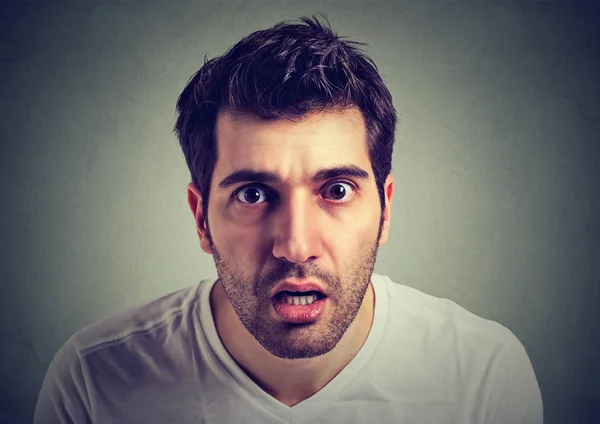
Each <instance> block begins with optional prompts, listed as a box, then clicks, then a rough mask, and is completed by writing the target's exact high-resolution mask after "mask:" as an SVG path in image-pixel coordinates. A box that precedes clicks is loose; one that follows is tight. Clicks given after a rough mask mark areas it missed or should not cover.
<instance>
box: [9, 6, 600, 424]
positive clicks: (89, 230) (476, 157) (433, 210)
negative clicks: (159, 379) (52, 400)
mask: <svg viewBox="0 0 600 424" xmlns="http://www.w3.org/2000/svg"><path fill="white" fill-rule="evenodd" d="M599 10H600V9H599V7H598V3H596V6H594V7H592V6H586V7H585V8H583V6H582V5H579V6H569V5H568V4H566V3H556V2H554V3H543V4H541V3H531V2H527V3H526V4H517V3H514V2H503V3H501V4H500V3H469V2H446V3H441V2H421V3H418V2H405V3H400V2H391V1H388V2H383V3H377V2H370V1H369V2H368V1H364V2H352V1H351V2H345V3H343V4H342V3H341V2H325V1H320V2H318V3H298V2H294V3H291V2H290V3H281V2H253V3H250V4H248V3H236V4H232V3H228V4H226V5H223V4H220V5H219V4H216V3H212V4H204V5H203V4H198V3H194V4H188V3H180V2H177V3H174V2H172V3H167V2H145V3H140V2H127V1H123V2H119V3H117V2H110V3H109V2H106V3H104V4H103V3H99V2H95V3H90V2H85V1H78V2H55V3H48V2H33V3H31V2H26V3H21V4H18V5H13V6H11V7H8V6H3V10H2V11H1V14H2V21H1V22H0V28H1V29H0V34H1V38H0V43H1V44H0V55H1V56H0V57H1V62H0V63H1V65H0V66H1V68H0V72H1V73H0V89H1V101H0V116H1V117H2V120H1V121H0V143H1V145H0V149H1V150H0V154H1V156H0V169H1V171H0V172H1V178H0V187H1V193H0V194H1V199H2V211H1V213H0V230H1V234H2V237H1V238H0V255H1V256H0V257H1V260H2V267H1V269H0V273H1V274H0V281H1V284H2V291H1V293H2V294H1V296H0V317H1V320H0V323H1V328H0V331H1V335H0V385H1V389H2V397H1V404H0V414H1V415H0V417H3V418H4V419H5V420H6V421H3V420H2V419H0V421H2V422H11V423H20V422H23V423H25V422H29V421H31V417H32V411H33V407H34V404H35V400H36V397H37V392H38V390H39V387H40V384H41V381H42V378H43V376H44V373H45V371H46V368H47V365H48V363H49V362H50V361H51V359H52V357H53V355H54V353H55V352H56V351H57V349H58V348H59V347H60V346H61V345H62V344H63V343H64V342H65V341H66V339H67V338H68V337H69V336H70V335H71V334H72V333H73V332H75V331H76V330H78V329H80V328H82V327H84V326H86V325H88V324H90V323H92V322H93V321H95V320H97V319H99V318H101V317H103V316H105V315H108V314H110V313H112V312H115V311H118V310H120V309H123V308H125V307H127V306H129V305H132V304H134V303H138V302H140V301H143V300H146V299H150V298H153V297H157V296H159V295H161V294H164V293H166V292H169V291H172V290H175V289H177V288H180V287H184V286H189V285H191V284H194V283H195V282H197V281H198V280H200V279H202V278H207V277H209V276H214V275H216V272H215V269H214V265H213V262H212V259H211V258H210V257H209V256H208V255H206V254H204V253H202V252H201V251H200V249H199V246H198V243H197V241H196V235H195V231H194V221H193V218H192V216H191V213H190V212H189V211H188V208H187V204H186V195H185V190H186V184H187V182H188V180H189V175H188V172H187V169H186V166H185V162H184V159H183V155H182V154H181V152H180V150H179V147H178V145H177V141H176V139H175V136H174V135H173V133H172V131H171V129H172V126H173V123H174V118H175V114H174V104H175V100H176V98H177V96H178V95H179V93H180V91H181V90H182V89H183V87H184V85H185V83H186V81H187V79H188V78H189V77H190V76H191V75H192V73H193V72H195V71H196V70H197V69H198V68H199V67H200V65H201V63H202V59H203V57H204V55H205V54H207V55H208V56H209V57H213V56H215V55H219V54H221V53H222V52H223V51H224V50H225V49H226V48H227V47H229V46H231V45H232V44H234V43H235V42H236V41H237V40H238V39H239V38H240V37H242V36H244V35H246V34H248V33H249V32H251V31H253V30H256V29H259V28H264V27H267V26H271V25H272V24H274V23H275V22H277V21H279V20H281V19H284V18H297V17H299V16H301V15H304V14H312V13H316V12H319V11H321V12H324V13H325V14H327V16H328V17H329V19H330V21H331V23H332V25H333V27H334V29H335V30H337V32H338V33H340V34H342V35H346V36H348V37H350V38H353V39H357V40H360V41H365V42H367V43H369V44H370V45H371V47H370V48H369V49H368V51H369V52H370V54H371V55H372V57H373V58H374V60H375V61H376V62H377V63H378V65H379V67H380V70H381V72H382V74H383V77H384V79H385V80H386V82H387V84H388V85H389V88H390V89H391V91H392V94H393V96H394V101H395V104H396V106H397V108H398V109H399V112H400V119H401V123H400V125H399V128H398V132H397V145H396V148H395V152H394V171H393V174H394V176H395V179H396V194H395V198H394V211H393V219H392V230H391V236H390V237H391V238H390V242H389V244H388V245H387V246H386V247H384V248H383V249H382V250H381V253H380V257H379V259H378V263H377V267H376V271H377V272H380V273H385V274H388V275H390V276H391V277H392V279H393V280H394V281H396V282H399V283H403V284H406V285H409V286H413V287H416V288H418V289H420V290H422V291H424V292H427V293H430V294H433V295H436V296H441V297H448V298H451V299H453V300H455V301H456V302H457V303H459V304H460V305H462V306H464V307H465V308H467V309H469V310H471V311H472V312H474V313H476V314H478V315H481V316H483V317H485V318H489V319H492V320H496V321H499V322H500V323H502V324H503V325H505V326H507V327H508V328H510V329H511V330H512V331H513V332H514V333H515V334H516V335H517V336H518V337H519V338H520V340H521V341H522V342H523V344H524V345H525V347H526V349H527V351H528V352H529V354H530V357H531V359H532V362H533V366H534V368H535V372H536V375H537V377H538V380H539V383H540V385H541V389H542V395H543V398H544V403H545V416H546V422H547V423H548V424H554V423H574V422H578V423H579V422H581V423H583V422H594V421H595V422H600V407H599V406H598V403H600V384H599V382H598V381H599V380H600V365H599V364H600V354H599V347H600V345H599V339H600V330H599V312H598V310H597V308H598V304H599V303H600V302H599V301H600V284H599V282H600V269H599V267H598V259H599V258H600V227H599V220H598V214H599V209H600V208H599V207H598V206H599V202H600V197H599V190H598V188H597V185H598V181H600V170H599V169H600V154H599V153H600V101H599V99H600V83H599V81H598V75H600V60H599V52H600V50H599V43H600V41H599V40H600V31H599V30H598V29H597V28H594V26H593V23H594V22H599V18H600V13H599Z"/></svg>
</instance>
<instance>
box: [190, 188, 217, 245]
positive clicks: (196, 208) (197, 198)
mask: <svg viewBox="0 0 600 424" xmlns="http://www.w3.org/2000/svg"><path fill="white" fill-rule="evenodd" d="M187 197H188V204H189V205H190V209H191V211H192V215H194V220H195V222H196V231H197V232H198V238H199V239H200V248H201V249H202V250H204V251H205V252H206V253H208V254H212V249H211V247H210V242H209V239H208V237H209V233H208V228H207V227H206V225H205V222H206V217H205V216H204V214H203V213H202V196H201V195H200V190H198V187H197V186H196V184H194V183H193V182H192V183H189V184H188V186H187Z"/></svg>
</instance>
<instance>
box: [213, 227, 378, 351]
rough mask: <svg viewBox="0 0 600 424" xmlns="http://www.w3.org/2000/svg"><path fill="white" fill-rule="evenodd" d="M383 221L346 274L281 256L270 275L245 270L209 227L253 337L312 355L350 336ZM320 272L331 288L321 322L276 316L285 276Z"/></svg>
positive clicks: (223, 276) (220, 266) (228, 288)
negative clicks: (273, 294)
mask: <svg viewBox="0 0 600 424" xmlns="http://www.w3.org/2000/svg"><path fill="white" fill-rule="evenodd" d="M382 223H383V221H382V220H381V221H380V224H379V230H378V234H377V238H376V239H375V242H374V243H372V244H370V245H368V244H367V247H366V248H364V249H363V250H361V251H360V252H358V253H357V255H356V257H355V258H354V260H353V261H352V262H351V263H352V265H351V266H350V268H349V269H347V270H346V272H345V273H344V275H343V276H342V277H338V276H336V275H333V274H331V273H329V272H327V271H324V270H322V269H320V268H319V267H318V266H317V265H315V264H314V263H312V262H309V263H304V264H292V263H290V262H285V261H278V263H277V266H276V268H275V269H273V270H271V271H269V272H268V273H267V274H266V275H250V276H248V275H245V274H243V269H239V266H236V265H233V266H232V264H236V263H241V262H240V261H237V260H236V258H231V259H230V260H227V259H225V258H224V257H223V255H222V253H221V252H220V251H219V250H218V248H217V247H216V246H215V245H214V243H213V240H212V238H211V237H210V232H209V231H207V234H208V238H209V242H210V245H211V248H212V252H213V258H214V261H215V266H216V268H217V275H218V277H219V282H220V284H221V285H222V287H223V289H224V291H225V293H226V294H227V297H228V298H229V301H230V302H231V305H232V307H233V309H234V311H235V313H236V314H237V316H238V318H239V319H240V321H241V322H242V324H243V325H244V327H246V329H247V330H248V331H249V332H250V334H252V336H253V337H254V338H255V339H256V340H257V341H258V342H259V343H260V344H261V345H262V346H263V347H264V348H265V349H266V350H267V351H269V352H270V353H271V354H272V355H274V356H277V357H279V358H283V359H308V358H314V357H317V356H321V355H323V354H325V353H327V352H329V351H331V350H332V349H333V348H334V347H335V346H336V345H337V344H338V343H339V341H340V340H341V338H342V337H343V336H344V334H345V333H346V331H347V330H348V328H349V327H350V325H351V324H352V322H354V319H355V318H356V316H357V314H358V311H359V309H360V307H361V305H362V302H363V299H364V297H365V294H366V292H367V289H368V288H369V283H370V282H371V275H372V274H373V269H374V267H375V261H376V257H377V251H378V241H379V237H380V235H381V229H382ZM310 277H315V278H317V279H319V280H320V281H322V282H323V283H324V287H325V289H326V290H327V292H328V300H327V302H328V305H327V308H326V311H325V315H324V316H322V317H321V318H320V319H319V320H318V321H317V322H315V323H311V324H304V325H297V324H289V323H283V322H281V321H278V320H274V318H273V315H272V313H271V309H272V306H271V298H270V297H269V294H270V291H271V290H272V289H273V287H274V286H275V285H276V284H277V283H278V282H280V281H282V280H284V279H291V278H297V279H305V278H310Z"/></svg>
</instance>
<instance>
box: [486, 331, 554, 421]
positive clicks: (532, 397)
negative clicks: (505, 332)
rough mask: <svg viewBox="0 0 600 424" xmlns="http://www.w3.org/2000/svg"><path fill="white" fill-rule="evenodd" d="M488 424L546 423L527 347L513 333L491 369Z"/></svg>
mask: <svg viewBox="0 0 600 424" xmlns="http://www.w3.org/2000/svg"><path fill="white" fill-rule="evenodd" d="M490 377H491V380H490V387H489V392H488V395H489V399H488V400H489V403H488V405H489V409H488V411H487V419H486V423H488V424H543V404H542V396H541V392H540V388H539V385H538V382H537V379H536V376H535V372H534V370H533V366H532V365H531V361H530V359H529V356H528V355H527V352H526V350H525V347H524V346H523V345H522V344H521V342H520V341H519V340H518V339H517V337H516V336H514V335H513V334H512V333H510V338H509V343H508V345H507V346H506V348H505V349H504V350H503V351H502V352H501V353H500V354H499V355H498V356H497V361H496V363H495V364H494V365H493V366H492V369H491V370H490Z"/></svg>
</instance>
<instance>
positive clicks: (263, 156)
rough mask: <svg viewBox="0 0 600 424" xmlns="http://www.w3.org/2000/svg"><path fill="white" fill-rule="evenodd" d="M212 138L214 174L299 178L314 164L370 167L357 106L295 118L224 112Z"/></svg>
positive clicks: (303, 177) (362, 121)
mask: <svg viewBox="0 0 600 424" xmlns="http://www.w3.org/2000/svg"><path fill="white" fill-rule="evenodd" d="M216 140H217V145H218V152H219V153H218V160H217V164H216V166H215V171H214V174H215V176H219V175H222V174H227V173H231V172H234V171H236V170H239V169H250V170H254V171H267V172H275V173H277V174H278V175H280V176H281V178H282V179H290V180H296V179H297V180H300V179H302V180H304V179H310V178H311V175H310V174H311V172H313V171H314V170H315V169H319V168H325V167H328V166H334V165H339V164H341V163H343V164H353V165H356V166H360V167H362V168H363V169H365V170H368V171H369V173H370V172H371V167H370V161H369V157H368V150H367V132H366V126H365V122H364V119H363V116H362V114H361V113H360V111H359V110H358V109H347V110H344V111H336V112H324V113H319V114H310V115H307V116H304V117H303V118H302V119H301V120H296V121H290V120H287V119H278V120H263V119H260V118H258V117H257V116H255V115H249V114H244V115H238V114H231V113H227V112H225V113H222V114H220V115H219V117H218V119H217V125H216Z"/></svg>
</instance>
